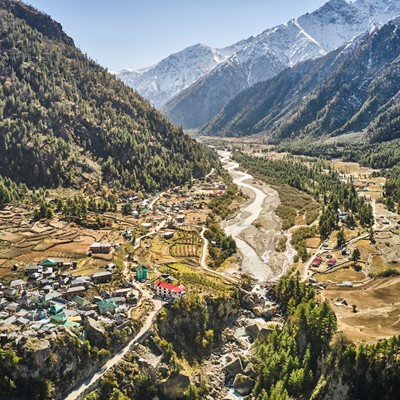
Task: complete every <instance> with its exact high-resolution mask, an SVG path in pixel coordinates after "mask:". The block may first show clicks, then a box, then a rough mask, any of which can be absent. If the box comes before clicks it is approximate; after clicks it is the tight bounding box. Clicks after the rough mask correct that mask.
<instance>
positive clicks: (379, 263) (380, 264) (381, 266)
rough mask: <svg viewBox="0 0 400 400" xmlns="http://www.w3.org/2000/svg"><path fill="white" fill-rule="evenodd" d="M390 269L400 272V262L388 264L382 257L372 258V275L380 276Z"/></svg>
mask: <svg viewBox="0 0 400 400" xmlns="http://www.w3.org/2000/svg"><path fill="white" fill-rule="evenodd" d="M388 269H394V270H398V271H400V263H399V262H391V263H387V262H386V261H385V260H384V258H383V257H382V256H372V258H371V266H370V273H371V274H379V273H381V272H383V271H386V270H388Z"/></svg>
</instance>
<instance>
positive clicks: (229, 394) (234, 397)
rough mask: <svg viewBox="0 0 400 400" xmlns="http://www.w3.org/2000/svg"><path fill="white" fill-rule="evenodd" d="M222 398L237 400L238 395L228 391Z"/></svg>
mask: <svg viewBox="0 0 400 400" xmlns="http://www.w3.org/2000/svg"><path fill="white" fill-rule="evenodd" d="M222 400H237V397H236V396H235V395H234V394H233V393H227V394H226V396H225V397H224V398H223V399H222Z"/></svg>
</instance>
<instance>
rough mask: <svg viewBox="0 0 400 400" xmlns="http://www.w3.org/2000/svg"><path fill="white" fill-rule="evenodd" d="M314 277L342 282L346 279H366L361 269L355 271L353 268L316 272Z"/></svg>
mask: <svg viewBox="0 0 400 400" xmlns="http://www.w3.org/2000/svg"><path fill="white" fill-rule="evenodd" d="M314 278H316V279H318V280H319V281H320V282H324V283H327V282H329V281H332V282H336V283H342V282H346V281H350V282H360V281H363V280H365V279H366V276H365V274H364V273H363V272H361V271H359V272H358V271H355V270H354V269H353V268H347V269H340V270H338V271H333V272H331V273H329V274H315V275H314Z"/></svg>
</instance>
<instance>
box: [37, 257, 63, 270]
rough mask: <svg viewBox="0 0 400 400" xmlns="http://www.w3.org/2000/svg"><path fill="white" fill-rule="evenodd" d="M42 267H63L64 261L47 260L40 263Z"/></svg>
mask: <svg viewBox="0 0 400 400" xmlns="http://www.w3.org/2000/svg"><path fill="white" fill-rule="evenodd" d="M39 264H40V265H41V266H42V267H60V268H61V267H63V265H64V260H60V259H58V258H45V259H44V260H42V261H40V263H39Z"/></svg>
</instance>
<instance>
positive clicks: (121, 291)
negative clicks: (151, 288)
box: [114, 288, 132, 297]
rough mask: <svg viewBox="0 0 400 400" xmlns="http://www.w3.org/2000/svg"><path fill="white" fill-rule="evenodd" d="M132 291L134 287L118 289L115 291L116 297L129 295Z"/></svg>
mask: <svg viewBox="0 0 400 400" xmlns="http://www.w3.org/2000/svg"><path fill="white" fill-rule="evenodd" d="M131 292H132V289H130V288H126V289H118V290H116V291H115V292H114V296H116V297H121V296H122V297H127V296H128V294H129V293H131Z"/></svg>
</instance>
